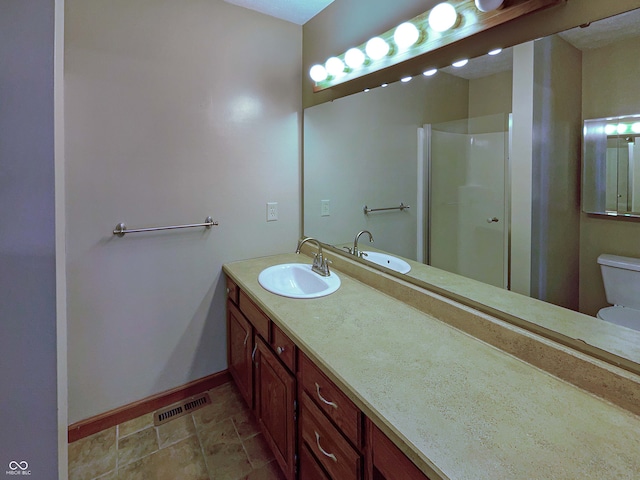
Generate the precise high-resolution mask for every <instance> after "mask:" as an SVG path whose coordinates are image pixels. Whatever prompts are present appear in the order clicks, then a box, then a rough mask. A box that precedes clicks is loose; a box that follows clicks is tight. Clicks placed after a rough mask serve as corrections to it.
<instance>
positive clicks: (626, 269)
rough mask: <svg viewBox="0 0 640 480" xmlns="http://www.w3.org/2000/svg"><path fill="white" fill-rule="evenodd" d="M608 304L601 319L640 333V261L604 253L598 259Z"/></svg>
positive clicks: (599, 314) (600, 314) (601, 312)
mask: <svg viewBox="0 0 640 480" xmlns="http://www.w3.org/2000/svg"><path fill="white" fill-rule="evenodd" d="M598 263H599V264H600V271H601V272H602V280H603V281H604V291H605V293H606V295H607V302H609V303H611V304H613V307H605V308H603V309H601V310H600V311H599V312H598V315H597V317H598V318H600V319H602V320H605V321H607V322H611V323H615V324H616V325H622V326H623V327H628V328H633V329H634V330H639V331H640V259H638V258H631V257H620V256H617V255H609V254H602V255H600V256H599V257H598Z"/></svg>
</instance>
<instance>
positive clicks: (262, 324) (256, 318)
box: [238, 290, 269, 342]
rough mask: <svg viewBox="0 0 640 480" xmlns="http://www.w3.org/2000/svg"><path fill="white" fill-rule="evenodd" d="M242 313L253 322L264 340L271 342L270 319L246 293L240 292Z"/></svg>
mask: <svg viewBox="0 0 640 480" xmlns="http://www.w3.org/2000/svg"><path fill="white" fill-rule="evenodd" d="M238 297H239V302H240V311H241V312H242V313H243V314H244V316H245V317H247V320H249V321H250V322H251V324H252V325H253V328H255V329H256V331H257V332H258V333H259V334H260V335H261V336H262V338H264V339H265V340H266V341H267V342H268V341H269V317H267V316H266V315H265V314H264V313H262V310H260V309H259V308H258V306H257V305H256V304H255V303H253V301H252V300H251V299H250V298H249V297H248V296H247V294H246V293H244V291H242V290H240V294H239V296H238Z"/></svg>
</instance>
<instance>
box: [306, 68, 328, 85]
mask: <svg viewBox="0 0 640 480" xmlns="http://www.w3.org/2000/svg"><path fill="white" fill-rule="evenodd" d="M309 76H310V77H311V80H313V81H314V82H323V81H325V80H326V79H327V69H326V68H324V67H323V66H322V65H314V66H313V67H311V69H309Z"/></svg>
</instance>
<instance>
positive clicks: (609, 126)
mask: <svg viewBox="0 0 640 480" xmlns="http://www.w3.org/2000/svg"><path fill="white" fill-rule="evenodd" d="M616 130H617V127H616V126H615V125H612V124H610V123H609V124H607V126H606V127H604V133H606V134H607V135H613V134H614V133H616Z"/></svg>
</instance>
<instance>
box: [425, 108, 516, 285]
mask: <svg viewBox="0 0 640 480" xmlns="http://www.w3.org/2000/svg"><path fill="white" fill-rule="evenodd" d="M508 120H509V117H508V115H502V114H501V115H490V116H485V117H478V118H472V119H465V120H459V121H455V122H447V123H441V124H433V125H431V128H430V131H431V138H430V142H429V145H430V155H429V188H428V192H429V208H428V211H429V215H428V218H429V226H428V233H427V234H428V237H429V238H428V242H427V244H428V263H429V264H430V265H433V266H434V267H438V268H441V269H443V270H447V271H450V272H453V273H458V274H460V275H463V276H465V277H469V278H473V279H475V280H479V281H481V282H485V283H489V284H491V285H495V286H499V287H503V288H508V287H509V285H508V278H509V276H508V264H509V262H508V254H509V248H508V232H509V228H508V226H509V225H508V223H509V210H508V203H509V202H508V190H507V183H506V182H507V178H508V176H507V172H508V170H507V169H508V145H509V134H508Z"/></svg>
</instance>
